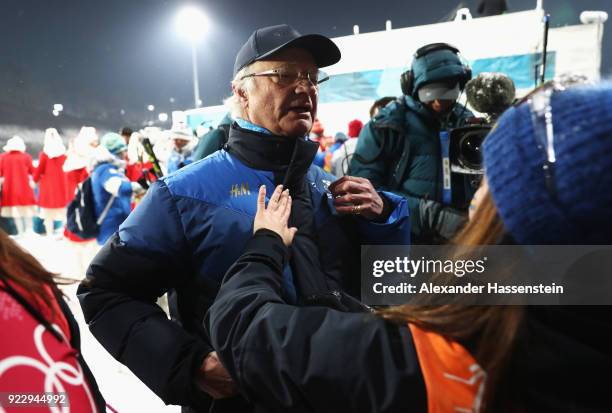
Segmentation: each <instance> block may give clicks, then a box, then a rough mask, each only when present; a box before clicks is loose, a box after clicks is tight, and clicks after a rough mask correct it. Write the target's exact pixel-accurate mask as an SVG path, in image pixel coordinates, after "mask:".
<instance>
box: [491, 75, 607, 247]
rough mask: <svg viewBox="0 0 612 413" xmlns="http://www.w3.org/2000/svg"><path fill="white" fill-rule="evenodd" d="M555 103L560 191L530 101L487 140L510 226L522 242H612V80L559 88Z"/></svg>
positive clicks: (495, 190) (498, 197) (494, 189)
mask: <svg viewBox="0 0 612 413" xmlns="http://www.w3.org/2000/svg"><path fill="white" fill-rule="evenodd" d="M551 107H552V120H553V133H554V150H555V154H556V162H555V164H554V185H555V187H556V199H555V197H553V196H551V194H550V193H549V191H548V190H547V188H546V183H545V175H544V171H543V169H542V167H543V165H544V162H545V160H546V153H545V151H544V150H543V149H541V148H538V141H537V139H536V137H535V136H534V127H533V122H532V116H531V110H530V107H529V104H526V103H525V104H522V105H520V106H518V107H513V108H511V109H509V110H507V111H506V112H505V113H504V114H503V116H502V117H501V118H500V119H499V121H498V123H497V125H496V127H495V128H494V129H493V131H492V132H491V133H490V134H489V136H488V137H487V139H486V140H485V142H484V149H483V151H484V162H485V173H486V176H487V180H488V183H489V188H490V191H491V194H492V196H493V200H494V202H495V205H496V207H497V210H498V211H499V214H500V216H501V218H502V221H503V223H504V226H505V228H506V230H507V231H508V232H509V233H510V234H511V235H512V236H513V238H514V239H515V240H516V242H518V243H519V244H531V245H538V244H551V245H556V244H576V245H578V244H612V83H603V84H600V85H597V86H580V87H573V88H570V89H567V90H564V91H558V92H554V93H553V94H552V97H551Z"/></svg>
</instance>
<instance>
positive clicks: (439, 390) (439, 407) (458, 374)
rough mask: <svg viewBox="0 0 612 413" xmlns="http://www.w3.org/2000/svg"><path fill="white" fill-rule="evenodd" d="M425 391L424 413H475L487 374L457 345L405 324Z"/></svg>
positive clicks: (478, 406) (479, 405)
mask: <svg viewBox="0 0 612 413" xmlns="http://www.w3.org/2000/svg"><path fill="white" fill-rule="evenodd" d="M408 327H409V328H410V331H411V333H412V339H413V340H414V345H415V347H416V352H417V357H418V359H419V363H420V365H421V372H422V374H423V379H424V381H425V389H426V391H427V411H428V413H478V412H479V411H480V409H481V405H482V398H483V395H484V390H485V383H486V378H487V373H486V372H485V371H484V370H483V369H482V368H481V367H480V366H479V365H478V363H476V360H475V359H474V357H473V356H472V355H471V354H470V353H469V352H468V351H467V350H466V349H465V348H464V347H463V346H462V345H461V344H459V343H457V342H455V341H451V340H448V339H446V338H444V337H443V336H441V335H440V334H437V333H433V332H431V331H426V330H423V329H421V328H420V327H417V326H415V325H413V324H408Z"/></svg>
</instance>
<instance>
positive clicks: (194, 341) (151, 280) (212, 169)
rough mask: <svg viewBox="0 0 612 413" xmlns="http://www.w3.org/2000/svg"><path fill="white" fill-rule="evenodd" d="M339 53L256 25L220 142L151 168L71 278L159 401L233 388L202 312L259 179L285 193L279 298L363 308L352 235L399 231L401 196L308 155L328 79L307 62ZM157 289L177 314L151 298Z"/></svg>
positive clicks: (404, 230)
mask: <svg viewBox="0 0 612 413" xmlns="http://www.w3.org/2000/svg"><path fill="white" fill-rule="evenodd" d="M339 59H340V51H339V50H338V48H337V47H336V45H335V44H334V43H333V42H332V41H331V40H329V39H328V38H326V37H324V36H320V35H305V36H302V35H300V34H299V33H298V32H296V31H295V30H294V29H293V28H291V27H289V26H287V25H280V26H273V27H266V28H262V29H259V30H256V31H255V32H254V33H253V35H252V36H251V37H250V38H249V39H248V41H247V42H246V43H245V45H244V46H243V47H242V48H241V50H240V51H239V53H238V55H237V57H236V63H235V66H234V80H233V82H232V91H233V97H232V98H231V104H232V105H234V107H233V115H235V116H234V118H235V122H234V123H233V124H232V126H231V129H230V133H229V140H228V143H227V144H226V145H225V147H224V149H223V150H220V151H217V152H215V153H214V154H212V155H210V156H209V157H207V158H205V159H203V160H201V161H198V162H195V163H193V164H191V165H188V166H186V167H184V168H182V169H181V170H180V171H178V172H176V173H175V174H173V175H169V176H167V177H165V178H164V179H162V180H160V181H159V182H156V183H155V184H154V185H153V186H152V187H151V189H149V191H148V193H147V196H146V197H145V198H144V199H143V201H142V202H141V204H140V205H139V206H138V208H137V209H136V210H135V211H134V212H133V213H132V215H131V216H130V217H129V218H128V219H127V220H126V221H125V223H124V224H123V225H122V226H121V228H120V229H119V231H118V232H117V234H115V236H114V237H112V238H111V240H109V242H108V243H107V244H106V245H105V246H104V248H103V249H102V250H101V251H100V253H99V254H98V256H97V257H96V258H95V259H94V261H93V262H92V264H91V266H90V268H89V271H88V273H87V279H86V280H85V281H84V282H83V283H82V285H81V286H80V287H79V292H78V293H79V299H80V301H81V305H82V307H83V311H84V313H85V318H86V320H87V322H88V323H89V326H90V328H91V331H92V333H93V334H94V336H96V337H97V339H98V340H99V341H100V342H101V343H102V345H103V346H104V347H105V348H106V349H107V350H108V351H109V352H110V353H111V354H112V355H113V356H114V357H116V358H117V359H118V360H120V361H121V362H122V363H124V364H126V365H127V366H128V367H129V368H130V369H131V370H132V371H133V372H134V373H135V374H136V375H137V376H138V377H139V378H140V379H141V380H142V381H143V382H144V383H145V384H146V385H147V386H149V388H151V389H152V390H153V391H154V392H155V393H156V394H157V395H158V396H159V397H161V398H162V399H163V400H164V401H165V402H166V403H172V404H180V405H183V406H189V408H191V409H194V410H195V411H208V410H207V409H208V408H209V404H210V403H211V397H212V398H214V399H221V398H226V397H228V396H231V395H233V394H234V392H235V389H234V387H233V383H232V381H231V379H230V378H229V376H228V375H227V372H226V371H225V369H224V368H223V366H222V365H221V363H220V361H219V359H218V358H217V356H216V353H215V352H214V351H213V349H212V347H211V345H210V342H209V339H208V334H207V332H206V331H205V329H204V328H203V326H202V320H203V317H204V314H205V313H206V311H207V309H208V308H209V307H210V305H211V303H212V301H213V300H214V298H215V296H216V293H217V291H218V288H219V286H220V283H221V280H222V278H223V276H224V274H225V272H226V271H227V270H228V268H229V267H230V266H231V265H232V264H233V263H234V262H235V261H236V259H237V258H238V257H239V256H240V254H241V253H242V251H243V250H244V247H245V245H246V244H247V242H248V240H249V238H250V236H251V234H252V232H253V217H254V216H255V212H256V199H257V193H258V188H259V187H260V186H261V185H265V186H266V188H267V189H268V192H267V193H268V194H272V193H273V192H274V188H275V186H277V185H279V184H282V185H283V186H284V188H286V190H288V191H289V192H290V194H291V196H292V199H293V204H292V205H293V206H292V210H291V215H290V223H291V225H292V226H294V227H297V228H298V232H297V234H296V236H295V240H294V244H293V247H292V249H291V257H290V258H289V260H288V265H287V266H286V267H285V268H283V271H282V272H283V279H282V284H283V290H284V296H285V298H286V299H287V300H288V302H291V303H294V304H298V305H325V306H328V307H331V308H335V309H338V310H341V311H362V310H363V306H361V305H360V303H359V301H357V300H356V299H354V298H352V297H351V295H349V294H348V293H347V292H353V293H355V292H357V291H358V284H359V261H360V260H359V249H360V245H362V244H382V243H388V244H406V243H408V242H409V232H410V230H409V221H408V219H407V211H408V209H407V205H406V202H405V201H404V200H403V199H402V198H400V197H398V196H395V195H392V194H386V193H385V194H381V193H377V192H376V191H375V190H374V189H373V187H372V185H371V184H370V182H369V181H368V180H367V179H363V178H351V177H344V178H342V179H341V180H338V181H336V182H334V183H332V182H331V181H332V180H333V179H334V178H333V177H332V176H331V175H328V174H326V173H325V172H323V171H322V170H321V169H320V168H318V167H315V166H311V164H312V159H313V157H314V156H315V153H316V151H317V146H318V145H317V144H316V143H314V142H311V141H310V140H308V139H307V138H306V136H307V135H308V133H309V131H310V129H311V127H312V123H313V121H314V118H315V116H316V112H317V100H318V89H319V84H320V83H321V82H323V81H324V80H326V79H327V76H326V75H325V74H324V73H323V72H321V71H320V70H319V68H320V67H325V66H328V65H331V64H334V63H336V62H337V61H338V60H339ZM169 289H174V290H175V292H176V298H177V309H178V312H179V314H178V318H179V320H180V325H179V324H177V323H175V322H172V321H170V320H168V319H167V318H166V317H165V314H164V313H163V312H162V311H161V309H159V308H158V307H157V306H156V305H155V304H154V303H155V299H156V298H157V297H159V296H160V295H162V294H163V293H164V292H166V291H168V290H169ZM234 399H235V398H234ZM215 403H216V405H215V407H216V408H217V407H220V406H221V405H222V404H223V403H226V410H227V411H244V410H239V408H238V407H236V406H235V405H234V406H233V407H231V406H228V404H230V405H231V403H232V402H228V401H227V400H222V401H217V402H215ZM186 410H187V409H186ZM194 410H192V411H194ZM217 411H219V410H217Z"/></svg>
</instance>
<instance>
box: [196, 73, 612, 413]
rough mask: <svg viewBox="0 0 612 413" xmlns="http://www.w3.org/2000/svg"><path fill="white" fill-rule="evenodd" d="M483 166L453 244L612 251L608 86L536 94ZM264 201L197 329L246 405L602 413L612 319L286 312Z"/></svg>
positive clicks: (524, 309) (574, 313)
mask: <svg viewBox="0 0 612 413" xmlns="http://www.w3.org/2000/svg"><path fill="white" fill-rule="evenodd" d="M484 157H485V165H486V176H487V183H488V187H486V186H485V187H484V188H483V189H482V190H481V191H480V194H479V195H480V197H479V202H478V206H477V208H476V210H475V213H474V216H473V219H472V220H471V221H470V223H469V224H468V225H467V226H466V227H465V228H464V229H463V231H462V232H461V234H459V236H458V238H457V239H456V243H457V244H460V245H496V244H500V243H517V244H526V245H537V244H570V243H571V244H574V245H577V244H592V243H599V244H608V245H610V244H612V85H610V84H602V85H598V86H590V87H576V88H573V89H568V90H564V91H560V90H553V89H552V88H549V89H546V90H544V91H540V92H538V93H535V94H534V95H532V96H530V98H529V99H527V101H525V102H524V103H521V104H520V105H518V106H516V107H514V108H511V109H510V110H508V111H507V112H506V113H505V114H504V115H503V116H502V117H501V118H500V120H499V122H498V124H497V127H496V128H495V129H494V130H493V131H492V132H491V134H490V135H489V137H488V138H487V140H486V143H485V145H484ZM264 199H265V188H263V189H260V197H259V201H258V212H257V215H256V217H255V223H254V235H253V238H252V239H251V241H250V242H249V244H248V245H247V248H246V251H245V253H244V254H243V255H242V256H241V257H240V259H239V260H238V261H237V263H236V264H235V265H234V266H233V267H232V268H231V269H230V270H229V272H228V273H227V274H226V276H225V278H224V281H223V284H222V286H221V289H220V291H219V293H218V295H217V298H216V300H215V303H214V304H213V306H212V307H211V309H210V311H209V313H208V315H207V319H206V321H207V324H208V327H209V328H210V330H209V331H210V334H211V339H212V343H213V345H214V347H215V350H216V351H217V353H218V354H219V357H220V359H221V361H222V362H223V364H224V366H225V367H226V368H227V370H228V372H229V373H230V375H231V376H232V378H233V379H234V380H235V381H236V383H237V385H238V387H239V388H240V390H241V392H242V393H243V394H245V395H246V396H247V397H248V398H249V400H251V401H253V402H254V403H256V404H260V405H263V406H265V407H266V408H268V409H270V410H274V411H281V410H282V411H314V412H323V411H326V412H327V411H345V412H349V411H350V412H383V411H384V412H401V411H406V412H407V411H411V412H415V411H416V412H426V411H428V412H456V411H465V412H468V411H469V412H482V411H487V412H519V411H521V412H522V411H538V412H542V411H554V412H603V411H610V401H609V398H610V396H609V392H610V380H609V378H607V377H608V372H609V371H612V346H611V345H610V343H609V341H608V339H607V337H609V335H610V332H612V310H611V307H586V306H585V307H577V306H574V307H563V306H458V305H443V306H437V307H434V306H414V305H412V306H408V305H405V306H399V307H392V308H389V309H386V310H383V311H380V312H379V313H378V314H346V313H339V312H337V311H334V310H330V309H327V308H319V307H311V308H308V307H306V308H298V307H294V306H291V305H289V304H287V303H286V302H285V300H284V298H283V296H284V295H283V292H282V287H281V283H280V280H281V276H282V271H283V268H284V266H285V265H286V262H287V261H286V259H287V256H288V254H290V253H291V243H292V238H293V234H295V228H288V227H287V213H286V211H287V210H288V209H290V205H291V198H290V196H289V194H288V193H287V192H286V191H282V188H277V190H276V191H275V193H274V194H272V196H271V197H270V201H269V203H268V205H267V206H266V205H265V204H264ZM605 258H606V261H607V264H608V267H607V268H608V269H609V268H611V266H610V261H611V260H610V258H609V257H605ZM603 264H604V263H602V267H601V268H602V270H604V269H605V268H606V267H605V266H604V265H603ZM609 275H610V276H612V274H609Z"/></svg>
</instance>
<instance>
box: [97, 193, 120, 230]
mask: <svg viewBox="0 0 612 413" xmlns="http://www.w3.org/2000/svg"><path fill="white" fill-rule="evenodd" d="M115 198H117V195H114V194H111V197H110V199H109V200H108V202H107V203H106V205H105V206H104V209H103V210H102V213H101V214H100V216H99V217H98V219H97V220H96V224H98V225H102V222H104V219H105V218H106V215H107V214H108V211H109V210H110V207H111V205H112V204H113V201H114V200H115Z"/></svg>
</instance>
